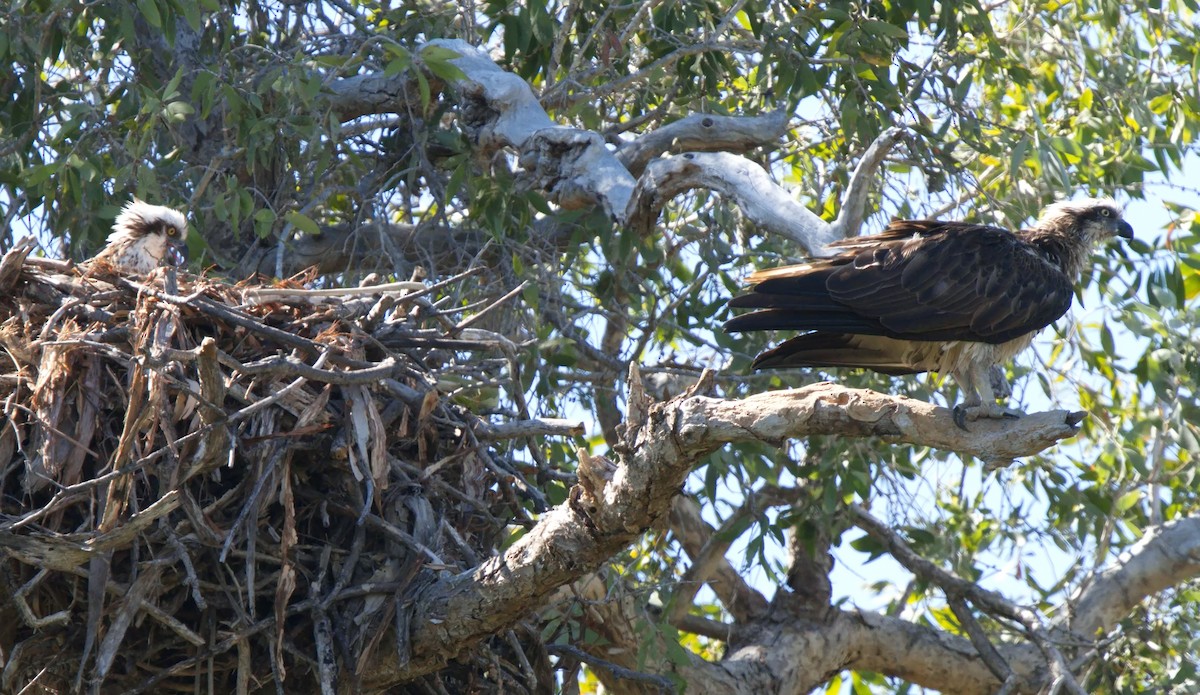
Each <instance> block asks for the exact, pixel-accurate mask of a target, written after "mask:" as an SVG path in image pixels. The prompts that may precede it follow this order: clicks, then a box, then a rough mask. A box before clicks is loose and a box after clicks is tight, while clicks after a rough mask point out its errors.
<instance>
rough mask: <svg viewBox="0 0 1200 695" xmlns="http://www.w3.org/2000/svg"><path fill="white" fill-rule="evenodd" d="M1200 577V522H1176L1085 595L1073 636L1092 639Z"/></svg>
mask: <svg viewBox="0 0 1200 695" xmlns="http://www.w3.org/2000/svg"><path fill="white" fill-rule="evenodd" d="M1197 575H1200V518H1198V517H1190V518H1187V519H1179V520H1177V521H1172V522H1169V523H1166V524H1163V525H1162V526H1159V527H1157V528H1151V529H1148V530H1147V531H1146V535H1145V536H1143V537H1142V540H1140V541H1138V543H1137V544H1136V545H1134V546H1133V547H1132V548H1130V549H1129V550H1128V551H1127V552H1125V553H1122V554H1121V556H1120V557H1119V558H1117V560H1116V561H1115V562H1113V564H1112V566H1111V567H1109V568H1108V569H1106V570H1104V571H1103V572H1101V573H1100V574H1099V575H1098V576H1097V577H1096V579H1095V581H1093V582H1092V583H1091V584H1090V585H1089V586H1087V587H1085V588H1084V589H1082V590H1081V591H1080V592H1079V594H1078V595H1077V597H1076V598H1074V599H1073V600H1072V601H1071V602H1070V604H1071V614H1070V620H1069V627H1070V629H1071V631H1072V632H1075V633H1077V634H1079V635H1082V636H1084V637H1086V638H1087V639H1089V640H1090V639H1092V637H1093V636H1094V635H1095V634H1096V633H1097V632H1103V631H1107V630H1108V629H1110V628H1111V627H1112V626H1113V625H1114V624H1115V623H1116V622H1117V621H1118V620H1120V619H1121V618H1123V617H1124V616H1126V615H1129V611H1131V610H1133V607H1134V606H1136V605H1137V604H1138V603H1141V601H1142V600H1143V599H1145V598H1146V597H1147V596H1153V595H1155V594H1157V593H1159V592H1160V591H1162V590H1163V589H1166V588H1168V587H1171V586H1175V585H1176V584H1179V583H1180V582H1184V581H1187V580H1188V579H1192V578H1193V577H1196V576H1197Z"/></svg>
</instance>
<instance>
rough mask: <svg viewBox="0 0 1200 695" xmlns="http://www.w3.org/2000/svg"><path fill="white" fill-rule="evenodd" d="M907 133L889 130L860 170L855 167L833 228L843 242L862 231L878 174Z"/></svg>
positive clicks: (873, 145) (870, 149) (865, 156)
mask: <svg viewBox="0 0 1200 695" xmlns="http://www.w3.org/2000/svg"><path fill="white" fill-rule="evenodd" d="M906 133H907V131H906V130H905V129H904V128H900V127H895V126H893V127H891V128H888V129H887V130H885V131H883V132H882V133H880V134H879V137H877V138H875V141H874V142H872V143H871V146H870V147H868V148H867V151H866V152H864V153H863V156H862V158H861V159H859V160H858V166H856V167H854V173H852V174H850V183H849V185H848V186H846V193H845V194H844V195H843V196H842V209H841V211H839V212H838V216H837V219H836V220H834V221H833V224H832V225H830V226H831V227H832V230H831V233H832V234H833V236H834V237H836V238H838V239H844V238H846V237H851V236H855V235H857V234H858V230H859V228H860V227H862V222H863V215H864V214H865V213H866V209H867V198H868V197H869V195H870V192H871V187H872V184H873V183H875V172H876V171H878V170H879V165H880V164H882V163H883V159H884V157H886V156H887V154H888V152H890V151H891V149H892V147H894V146H895V144H896V143H897V142H899V141H900V140H901V138H903V137H904V136H905V134H906Z"/></svg>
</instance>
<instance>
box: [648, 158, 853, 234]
mask: <svg viewBox="0 0 1200 695" xmlns="http://www.w3.org/2000/svg"><path fill="white" fill-rule="evenodd" d="M693 188H707V189H710V190H714V191H717V192H718V193H721V194H722V195H725V196H727V197H729V198H731V199H732V200H734V201H735V202H736V203H737V204H738V207H739V208H741V210H742V212H743V213H744V214H745V215H746V216H747V217H748V218H750V219H751V220H753V221H754V222H755V223H756V224H757V225H759V226H760V227H762V228H764V229H765V230H766V231H768V232H770V233H774V234H779V235H782V236H784V237H787V238H788V239H790V240H792V241H793V242H795V243H797V244H799V245H800V246H801V247H803V248H804V249H805V250H807V251H808V253H810V254H817V253H818V251H819V250H820V248H821V247H822V246H824V245H825V244H828V243H829V242H831V241H835V240H836V239H837V237H836V236H834V235H833V233H832V231H831V228H830V226H829V223H827V222H825V220H822V219H821V218H820V217H818V216H817V215H816V214H815V213H813V212H812V211H811V210H809V209H808V208H806V207H804V206H803V205H801V204H800V203H799V202H797V201H796V200H795V198H794V197H793V196H792V194H791V193H789V192H787V191H785V190H784V189H783V188H781V187H780V186H778V185H776V184H775V182H774V181H772V180H771V177H770V175H769V174H767V172H766V170H764V169H763V168H762V167H761V166H760V165H759V164H757V163H756V162H752V161H750V160H748V159H746V158H745V157H739V156H737V155H733V154H729V153H725V152H689V153H687V154H682V155H677V156H674V157H663V158H662V159H658V160H655V161H653V162H651V163H650V164H649V165H648V166H647V167H646V172H645V173H644V174H642V177H641V178H640V179H638V184H637V188H636V189H635V190H634V194H633V198H632V200H630V201H629V204H630V210H629V212H628V215H627V217H628V219H629V225H630V226H631V227H632V228H633V229H635V230H637V231H638V232H639V233H642V234H647V233H649V232H650V230H652V229H653V228H654V225H655V224H657V222H658V215H659V213H660V212H662V209H663V207H664V206H666V204H667V203H668V202H669V201H670V200H671V199H672V198H674V197H675V196H677V195H679V194H680V193H683V192H685V191H689V190H691V189H693Z"/></svg>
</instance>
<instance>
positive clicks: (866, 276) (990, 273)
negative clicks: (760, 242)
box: [725, 220, 1072, 343]
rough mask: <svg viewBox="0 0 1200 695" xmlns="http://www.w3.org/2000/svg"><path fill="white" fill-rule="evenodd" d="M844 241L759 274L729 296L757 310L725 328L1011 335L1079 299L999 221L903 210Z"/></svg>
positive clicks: (989, 339)
mask: <svg viewBox="0 0 1200 695" xmlns="http://www.w3.org/2000/svg"><path fill="white" fill-rule="evenodd" d="M836 246H837V247H840V248H842V249H844V250H843V251H841V253H839V254H837V255H836V256H833V257H832V258H826V259H819V260H815V261H813V262H811V263H808V264H803V265H797V266H789V267H786V268H775V269H771V270H766V271H760V272H758V273H755V274H754V275H751V276H750V278H749V281H750V282H751V283H753V284H754V287H753V289H752V291H751V292H749V293H747V294H744V295H741V296H739V297H735V298H734V299H733V300H731V301H730V302H729V306H731V307H734V308H753V309H759V311H755V312H753V313H750V314H745V315H742V316H738V317H735V318H733V319H731V320H730V321H728V322H727V323H726V324H725V329H726V330H728V331H751V330H768V329H783V330H795V331H802V332H811V331H818V332H823V333H831V334H832V333H836V334H841V335H848V334H862V335H878V336H887V337H889V338H897V339H902V340H919V341H949V340H968V341H973V342H985V343H1003V342H1006V341H1008V340H1012V339H1013V338H1016V337H1018V336H1021V335H1024V334H1026V333H1031V332H1033V331H1036V330H1038V329H1041V328H1043V327H1045V326H1046V325H1048V324H1050V323H1051V322H1053V321H1054V320H1055V319H1057V318H1058V317H1060V316H1062V315H1063V314H1064V313H1066V311H1067V309H1069V308H1070V306H1071V298H1072V288H1071V281H1070V279H1068V278H1067V276H1066V275H1064V274H1063V273H1062V271H1061V270H1059V269H1058V267H1057V266H1056V265H1054V264H1053V263H1051V262H1050V260H1049V259H1047V258H1046V257H1045V256H1043V255H1042V254H1041V253H1040V252H1039V251H1038V250H1037V249H1036V248H1034V247H1033V246H1031V245H1029V244H1026V243H1025V242H1023V241H1021V240H1020V239H1018V238H1017V237H1016V236H1014V235H1013V234H1011V233H1010V232H1008V231H1007V230H1004V229H1000V228H997V227H988V226H984V225H973V224H967V223H963V222H937V221H932V220H901V221H897V222H893V223H892V224H891V225H889V226H888V228H887V230H885V231H884V232H883V233H882V234H879V235H875V236H869V237H857V238H853V239H847V240H845V241H842V242H838V244H837V245H836Z"/></svg>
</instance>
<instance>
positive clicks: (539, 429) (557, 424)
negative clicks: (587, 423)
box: [474, 418, 585, 442]
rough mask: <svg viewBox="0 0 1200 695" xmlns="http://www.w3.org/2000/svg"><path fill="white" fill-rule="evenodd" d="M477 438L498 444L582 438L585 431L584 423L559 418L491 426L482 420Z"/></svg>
mask: <svg viewBox="0 0 1200 695" xmlns="http://www.w3.org/2000/svg"><path fill="white" fill-rule="evenodd" d="M474 431H475V437H476V439H478V440H479V441H481V442H498V441H503V440H505V439H516V438H518V437H580V436H583V434H584V432H585V429H584V426H583V423H582V422H572V421H571V420H562V419H559V418H534V419H532V420H515V421H512V422H501V423H498V424H490V423H488V422H485V421H483V420H480V421H478V422H477V423H476V425H475V430H474Z"/></svg>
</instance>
